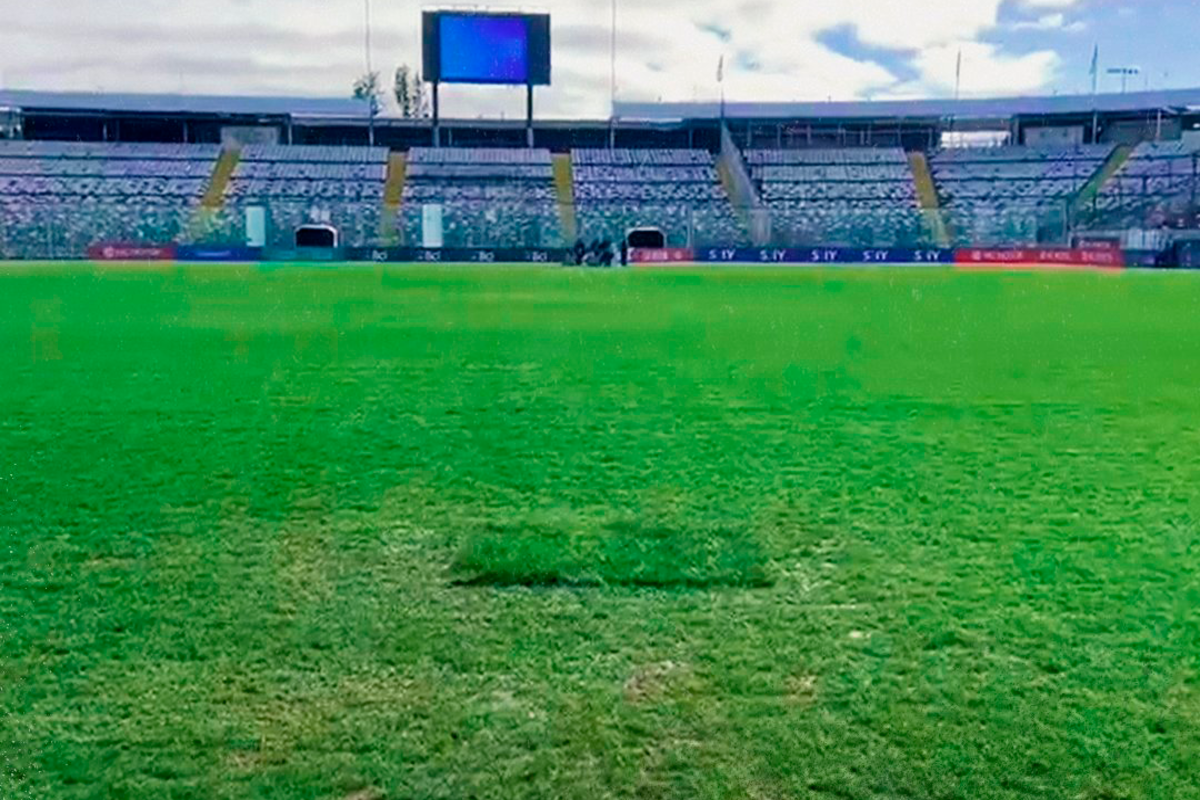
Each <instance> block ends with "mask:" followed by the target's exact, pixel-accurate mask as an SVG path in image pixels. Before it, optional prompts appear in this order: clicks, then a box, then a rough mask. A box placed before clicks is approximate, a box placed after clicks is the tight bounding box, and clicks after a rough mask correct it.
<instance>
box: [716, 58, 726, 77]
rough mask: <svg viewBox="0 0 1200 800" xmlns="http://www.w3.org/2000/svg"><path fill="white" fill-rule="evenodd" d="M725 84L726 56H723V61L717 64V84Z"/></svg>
mask: <svg viewBox="0 0 1200 800" xmlns="http://www.w3.org/2000/svg"><path fill="white" fill-rule="evenodd" d="M724 82H725V54H724V53H722V54H721V60H720V61H718V62H717V83H724Z"/></svg>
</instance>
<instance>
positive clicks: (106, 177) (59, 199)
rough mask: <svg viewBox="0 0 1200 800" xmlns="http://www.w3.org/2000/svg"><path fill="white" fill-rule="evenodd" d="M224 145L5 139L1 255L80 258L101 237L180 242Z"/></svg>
mask: <svg viewBox="0 0 1200 800" xmlns="http://www.w3.org/2000/svg"><path fill="white" fill-rule="evenodd" d="M219 153H220V147H218V146H216V145H178V144H94V143H84V144H80V143H74V142H38V141H33V142H26V141H0V256H3V257H6V258H46V257H54V258H74V257H78V256H79V255H81V254H82V253H83V252H84V251H85V250H86V249H87V247H88V246H89V245H91V244H93V243H95V242H97V241H122V242H154V243H163V242H172V241H176V240H178V239H179V238H180V237H181V235H182V234H183V232H184V231H185V229H186V226H187V223H188V220H189V218H190V215H191V214H192V212H193V210H194V208H195V207H196V204H197V203H198V202H199V199H200V197H201V195H202V194H203V192H204V188H205V186H206V184H207V182H208V178H209V175H210V174H211V172H212V169H213V164H214V163H215V162H216V159H217V156H218V155H219Z"/></svg>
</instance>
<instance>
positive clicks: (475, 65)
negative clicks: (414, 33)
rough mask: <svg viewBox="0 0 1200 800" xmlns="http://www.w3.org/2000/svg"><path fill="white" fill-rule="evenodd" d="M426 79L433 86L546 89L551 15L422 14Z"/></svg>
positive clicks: (436, 12)
mask: <svg viewBox="0 0 1200 800" xmlns="http://www.w3.org/2000/svg"><path fill="white" fill-rule="evenodd" d="M422 33H423V40H424V59H423V61H424V63H423V70H424V77H425V79H426V80H428V81H431V82H433V83H478V84H502V85H516V86H549V85H550V15H549V14H515V13H495V14H493V13H484V12H475V11H426V12H424V14H423V16H422Z"/></svg>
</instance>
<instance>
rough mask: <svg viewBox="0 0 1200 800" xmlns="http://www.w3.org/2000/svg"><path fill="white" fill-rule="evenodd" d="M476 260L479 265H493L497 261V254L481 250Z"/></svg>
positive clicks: (476, 255)
mask: <svg viewBox="0 0 1200 800" xmlns="http://www.w3.org/2000/svg"><path fill="white" fill-rule="evenodd" d="M474 260H475V261H476V262H477V263H479V264H492V263H495V261H496V254H495V253H494V252H492V251H491V250H480V251H479V252H477V253H476V254H475V259H474Z"/></svg>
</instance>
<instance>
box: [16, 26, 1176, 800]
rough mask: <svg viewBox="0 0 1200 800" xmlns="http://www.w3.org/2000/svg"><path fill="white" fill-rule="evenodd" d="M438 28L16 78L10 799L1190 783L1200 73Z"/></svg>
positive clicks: (906, 792)
mask: <svg viewBox="0 0 1200 800" xmlns="http://www.w3.org/2000/svg"><path fill="white" fill-rule="evenodd" d="M234 5H237V4H234ZM614 10H615V5H614ZM421 22H422V25H423V28H422V35H423V38H424V40H423V47H424V51H423V55H424V63H423V64H422V74H423V75H424V76H425V77H426V78H427V79H428V80H429V82H430V89H431V92H432V98H431V99H432V105H431V106H430V108H429V112H430V113H429V115H428V116H425V115H423V114H420V113H418V114H415V115H410V116H409V117H401V116H392V115H389V114H387V113H376V112H377V108H376V104H375V102H374V100H372V99H371V98H370V97H368V98H367V99H366V100H365V101H364V100H361V99H358V100H356V99H341V98H330V97H310V98H305V97H297V96H282V97H272V96H262V95H249V94H247V95H232V94H231V95H219V96H218V95H202V94H148V93H115V92H114V93H109V92H66V91H37V90H30V89H21V90H17V89H7V90H0V376H2V378H0V756H2V758H0V798H5V799H7V798H14V800H15V799H17V798H20V799H22V800H33V799H34V798H36V799H37V800H42V799H43V798H46V799H51V798H53V799H54V800H58V799H59V798H63V799H66V800H84V799H87V800H92V799H93V798H96V799H99V798H105V799H106V800H107V798H126V799H129V800H141V799H142V798H145V800H151V799H153V800H159V799H160V798H179V799H180V800H182V799H183V798H193V799H194V800H201V799H203V800H214V799H216V798H228V799H229V800H234V799H235V798H239V799H240V798H248V797H253V798H263V800H267V799H268V798H269V799H270V800H302V799H303V800H401V798H446V799H447V800H451V799H454V800H457V799H458V798H488V799H492V798H494V799H496V800H499V799H500V798H547V799H548V800H549V799H550V798H554V799H555V800H559V799H560V798H579V799H580V800H585V799H586V800H592V798H640V799H644V800H652V799H655V798H662V799H663V800H665V799H666V798H810V799H811V800H829V799H830V798H846V799H847V800H885V799H887V800H899V798H906V799H911V800H935V799H936V800H954V799H957V798H961V800H968V799H969V800H979V799H981V798H988V799H994V800H1017V799H1018V798H1049V799H1051V800H1117V798H1122V799H1123V800H1135V799H1136V800H1141V799H1145V800H1151V799H1152V800H1176V798H1178V799H1179V800H1185V799H1187V798H1196V797H1200V778H1198V776H1200V615H1198V614H1197V613H1196V609H1197V606H1198V605H1200V578H1198V577H1197V576H1200V544H1198V543H1200V528H1198V527H1197V526H1198V523H1197V520H1198V519H1200V494H1198V493H1197V491H1196V487H1197V486H1198V485H1200V459H1197V456H1196V452H1197V446H1198V445H1200V391H1197V387H1200V358H1197V354H1198V353H1200V315H1197V313H1196V311H1197V308H1200V282H1198V280H1197V278H1198V276H1200V273H1197V272H1195V271H1194V268H1200V205H1198V204H1197V189H1198V188H1200V88H1198V89H1194V90H1192V89H1170V90H1160V91H1130V92H1124V91H1123V92H1121V93H1120V94H1110V93H1102V92H1095V93H1092V94H1088V95H1068V94H1062V95H1048V96H1031V97H996V98H991V99H986V98H978V97H971V98H956V99H947V98H931V99H915V100H886V101H867V100H863V101H854V102H852V101H828V102H775V103H771V102H744V101H740V100H738V99H737V98H730V99H729V100H728V101H725V100H720V101H716V102H711V103H710V102H652V103H651V102H632V101H630V102H619V101H618V102H616V103H615V104H614V105H613V107H612V113H611V115H608V116H606V117H605V118H602V119H594V120H586V119H585V120H578V119H570V120H555V119H543V118H541V117H540V116H539V115H538V114H537V113H536V109H537V106H536V100H537V97H538V94H537V93H538V91H541V90H542V87H544V86H546V85H547V84H549V83H550V82H551V71H550V66H551V64H550V58H551V44H550V36H551V32H552V30H557V29H552V26H551V20H550V19H549V17H547V16H546V15H543V14H532V13H531V14H526V13H516V12H511V13H488V12H482V11H478V10H472V11H461V10H455V11H439V12H427V13H426V14H425V16H424V17H423V18H422V20H421ZM613 35H614V38H615V35H616V34H615V25H614V33H613ZM132 40H133V37H131V41H132ZM556 46H557V45H556ZM722 64H723V62H722ZM0 74H2V73H0ZM0 80H2V78H0ZM441 83H446V84H456V83H461V84H468V85H471V86H472V87H473V88H472V89H471V91H479V92H488V91H492V89H491V88H489V86H494V85H496V84H501V85H508V86H517V87H520V88H524V89H525V90H526V95H525V98H526V100H527V103H526V109H527V113H526V117H525V119H523V120H511V119H509V120H505V119H459V118H452V117H443V116H442V115H441V113H440V111H441V109H440V108H439V95H438V91H439V84H441ZM606 266H607V267H611V268H609V269H604V268H597V267H606ZM623 266H624V267H626V268H621V267H623Z"/></svg>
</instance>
